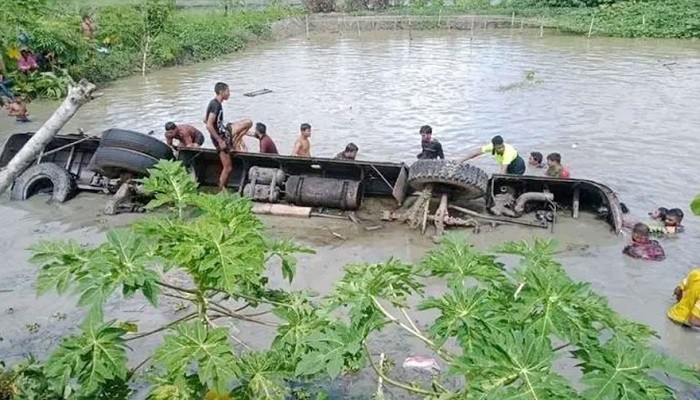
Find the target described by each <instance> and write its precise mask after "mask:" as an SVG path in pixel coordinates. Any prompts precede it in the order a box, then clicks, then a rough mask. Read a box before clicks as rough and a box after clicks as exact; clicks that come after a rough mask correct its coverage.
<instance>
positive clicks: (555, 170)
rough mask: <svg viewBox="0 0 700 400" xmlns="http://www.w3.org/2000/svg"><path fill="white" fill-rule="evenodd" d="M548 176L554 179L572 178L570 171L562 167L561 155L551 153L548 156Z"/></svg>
mask: <svg viewBox="0 0 700 400" xmlns="http://www.w3.org/2000/svg"><path fill="white" fill-rule="evenodd" d="M547 164H548V165H549V168H548V169H547V176H551V177H552V178H570V177H571V174H569V169H568V168H566V167H565V166H563V165H561V154H559V153H551V154H549V155H548V156H547Z"/></svg>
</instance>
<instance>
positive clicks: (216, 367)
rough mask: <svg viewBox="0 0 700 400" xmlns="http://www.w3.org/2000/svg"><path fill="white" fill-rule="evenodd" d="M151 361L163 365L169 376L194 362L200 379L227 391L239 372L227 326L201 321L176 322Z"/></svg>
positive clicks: (220, 391) (206, 383) (212, 386)
mask: <svg viewBox="0 0 700 400" xmlns="http://www.w3.org/2000/svg"><path fill="white" fill-rule="evenodd" d="M154 361H155V362H156V363H158V364H161V365H162V366H163V367H164V368H165V369H166V371H167V373H168V376H169V377H177V376H182V375H184V374H185V371H186V370H187V367H188V366H189V365H192V364H195V365H196V366H197V375H198V377H199V381H200V382H201V383H202V385H205V386H208V387H210V388H211V389H212V390H213V391H215V392H216V393H225V392H227V388H228V386H229V384H230V383H231V381H233V379H234V378H236V377H237V376H238V372H237V370H236V359H235V358H234V356H233V352H232V350H231V345H230V344H229V342H228V330H227V329H225V328H213V329H212V328H208V327H207V326H206V325H204V324H202V323H200V322H191V323H181V324H178V325H176V326H175V334H170V335H167V336H166V337H165V342H164V344H163V345H162V346H161V347H159V348H158V349H157V350H156V355H155V360H154Z"/></svg>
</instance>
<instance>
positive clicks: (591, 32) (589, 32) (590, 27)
mask: <svg viewBox="0 0 700 400" xmlns="http://www.w3.org/2000/svg"><path fill="white" fill-rule="evenodd" d="M593 21H595V14H593V17H591V25H590V26H588V37H591V35H592V34H593Z"/></svg>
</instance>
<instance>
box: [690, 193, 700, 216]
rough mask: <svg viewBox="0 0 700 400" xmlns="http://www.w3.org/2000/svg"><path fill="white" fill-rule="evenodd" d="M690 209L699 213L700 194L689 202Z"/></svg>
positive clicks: (696, 213) (694, 212)
mask: <svg viewBox="0 0 700 400" xmlns="http://www.w3.org/2000/svg"><path fill="white" fill-rule="evenodd" d="M690 210H691V211H693V214H695V215H700V194H699V195H697V196H695V198H694V199H693V202H692V203H690Z"/></svg>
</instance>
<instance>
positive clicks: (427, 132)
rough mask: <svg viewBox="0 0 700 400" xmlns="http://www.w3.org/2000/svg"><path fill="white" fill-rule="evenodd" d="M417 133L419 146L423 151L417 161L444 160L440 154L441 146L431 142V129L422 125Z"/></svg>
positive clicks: (443, 156)
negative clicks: (418, 133) (418, 134)
mask: <svg viewBox="0 0 700 400" xmlns="http://www.w3.org/2000/svg"><path fill="white" fill-rule="evenodd" d="M419 132H420V145H421V148H422V150H423V151H421V152H420V153H419V154H418V156H417V157H418V159H419V160H424V159H428V160H434V159H436V158H439V159H441V160H442V159H444V158H445V154H444V153H443V152H442V145H441V144H440V142H438V141H437V140H433V128H432V127H431V126H430V125H423V126H421V127H420V130H419Z"/></svg>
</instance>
